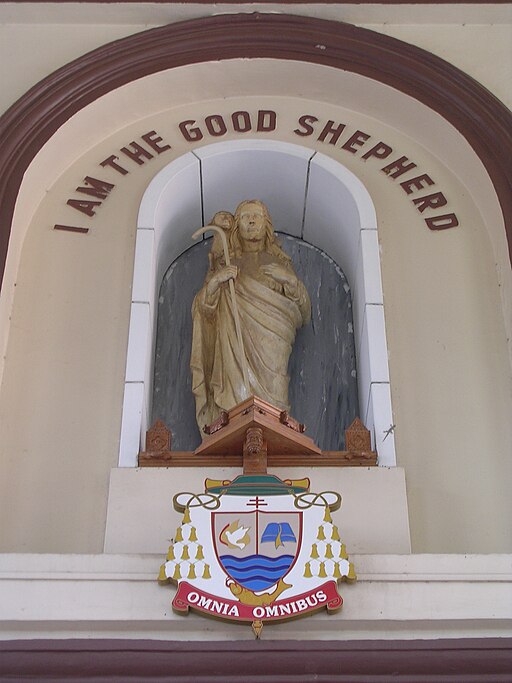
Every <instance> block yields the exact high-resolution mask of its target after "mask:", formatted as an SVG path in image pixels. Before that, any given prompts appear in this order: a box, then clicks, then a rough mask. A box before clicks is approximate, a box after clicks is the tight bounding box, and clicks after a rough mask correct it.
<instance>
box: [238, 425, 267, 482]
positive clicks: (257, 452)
mask: <svg viewBox="0 0 512 683" xmlns="http://www.w3.org/2000/svg"><path fill="white" fill-rule="evenodd" d="M243 459H244V460H243V462H244V474H267V442H266V441H265V439H264V438H263V429H261V427H249V429H248V430H247V431H246V432H245V440H244V447H243Z"/></svg>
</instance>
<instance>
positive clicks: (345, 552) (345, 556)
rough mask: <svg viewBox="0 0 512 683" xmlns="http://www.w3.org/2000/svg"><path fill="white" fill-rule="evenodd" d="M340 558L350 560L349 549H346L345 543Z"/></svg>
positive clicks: (342, 545)
mask: <svg viewBox="0 0 512 683" xmlns="http://www.w3.org/2000/svg"><path fill="white" fill-rule="evenodd" d="M340 557H341V558H342V559H344V560H348V555H347V548H346V547H345V544H344V543H342V544H341V548H340Z"/></svg>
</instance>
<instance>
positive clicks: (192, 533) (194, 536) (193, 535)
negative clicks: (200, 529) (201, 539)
mask: <svg viewBox="0 0 512 683" xmlns="http://www.w3.org/2000/svg"><path fill="white" fill-rule="evenodd" d="M188 540H189V541H191V542H192V543H194V542H195V541H197V534H196V528H195V526H193V527H192V529H190V536H189V537H188Z"/></svg>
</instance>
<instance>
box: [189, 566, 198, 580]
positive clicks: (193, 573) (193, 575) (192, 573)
mask: <svg viewBox="0 0 512 683" xmlns="http://www.w3.org/2000/svg"><path fill="white" fill-rule="evenodd" d="M196 578H197V577H196V570H195V569H194V565H193V564H192V563H191V564H190V569H189V570H188V576H187V579H196Z"/></svg>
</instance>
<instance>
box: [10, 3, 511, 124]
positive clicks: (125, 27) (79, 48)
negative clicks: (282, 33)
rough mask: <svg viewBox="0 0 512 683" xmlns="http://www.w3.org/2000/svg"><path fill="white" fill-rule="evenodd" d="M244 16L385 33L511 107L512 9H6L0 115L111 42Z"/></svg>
mask: <svg viewBox="0 0 512 683" xmlns="http://www.w3.org/2000/svg"><path fill="white" fill-rule="evenodd" d="M239 11H241V12H254V11H260V12H279V13H287V14H298V15H303V16H314V17H317V18H320V19H329V20H334V21H345V22H349V23H354V24H356V25H358V26H362V27H364V28H369V29H371V30H373V31H377V32H380V33H385V34H386V35H389V36H392V37H394V38H398V39H399V40H404V41H406V42H409V43H412V44H413V45H417V46H418V47H421V48H423V49H425V50H428V51H429V52H432V53H433V54H435V55H437V56H439V57H442V58H443V59H446V60H447V61H448V62H451V63H452V64H454V65H455V66H457V67H458V68H460V69H462V70H463V71H465V72H466V73H468V74H469V75H470V76H473V78H475V79H476V80H478V81H480V83H482V85H484V86H485V87H486V88H488V89H489V90H490V91H491V92H493V93H494V94H495V95H496V96H497V97H499V98H500V99H501V100H502V101H503V102H504V103H505V104H507V105H508V106H510V105H511V104H512V89H511V68H512V52H511V47H510V46H511V44H512V41H511V37H512V7H511V6H507V5H493V4H492V3H482V4H480V5H466V6H464V7H461V5H460V4H455V5H430V6H421V5H420V6H418V5H408V6H404V5H396V6H379V5H371V4H364V3H362V4H361V5H342V4H341V5H332V4H331V5H329V4H326V5H315V6H312V5H307V4H300V5H279V4H277V3H276V4H266V5H261V4H257V3H253V4H241V5H236V4H229V5H222V4H216V5H213V4H212V5H208V4H205V5H202V4H200V5H195V4H190V5H186V4H180V3H175V4H173V3H169V4H167V5H161V4H160V5H158V4H154V5H152V4H149V3H148V4H128V3H116V4H115V5H110V6H109V5H107V6H105V5H104V4H93V3H91V4H87V5H81V6H80V5H79V4H69V5H64V6H62V5H59V4H57V3H21V4H14V3H2V5H1V6H0V64H1V65H2V66H1V69H2V72H1V80H2V87H1V90H0V111H4V110H5V109H7V107H9V106H10V105H11V104H13V103H14V102H15V101H16V100H17V99H18V98H19V97H21V96H22V95H23V94H24V93H25V92H26V91H27V90H28V89H29V88H30V87H31V86H33V85H35V84H36V83H37V82H38V81H39V80H41V79H42V78H44V77H45V76H46V75H47V74H49V73H51V72H52V71H54V70H55V69H58V68H59V67H61V66H64V65H65V64H67V63H68V62H69V61H71V60H73V59H76V58H77V57H80V56H81V55H83V54H85V53H86V52H88V51H90V50H93V49H95V48H97V47H100V46H101V45H104V44H105V43H108V42H110V41H112V40H117V39H119V38H123V37H125V36H128V35H132V34H134V33H138V32H139V31H143V30H146V29H149V28H154V27H156V26H162V25H165V24H168V23H174V22H176V21H184V20H187V19H195V18H199V17H204V16H211V15H214V14H219V13H235V12H239ZM34 45H37V50H35V49H33V46H34Z"/></svg>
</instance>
